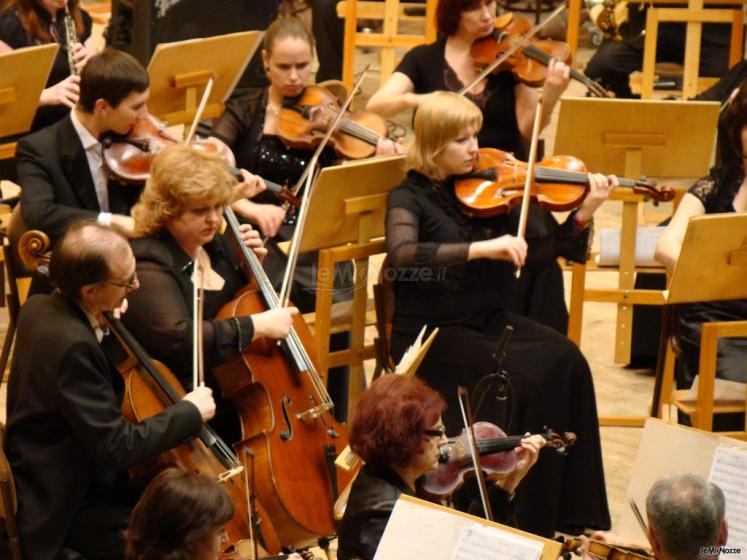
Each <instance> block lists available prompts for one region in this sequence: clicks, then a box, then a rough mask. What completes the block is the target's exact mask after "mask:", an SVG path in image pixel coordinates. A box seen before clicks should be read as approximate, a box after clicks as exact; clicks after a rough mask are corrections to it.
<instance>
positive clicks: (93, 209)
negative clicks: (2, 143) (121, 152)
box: [16, 115, 140, 242]
mask: <svg viewBox="0 0 747 560" xmlns="http://www.w3.org/2000/svg"><path fill="white" fill-rule="evenodd" d="M16 161H17V164H16V165H17V170H18V184H19V185H20V186H21V203H22V205H21V208H22V211H23V219H24V221H25V222H26V225H27V226H28V227H29V228H31V229H40V230H42V231H43V232H45V233H46V234H47V235H49V237H50V239H51V240H52V241H53V242H54V241H55V240H57V239H59V237H60V236H61V234H62V233H63V232H64V231H65V228H66V227H67V226H68V225H69V224H70V222H72V221H74V220H76V219H80V218H94V219H95V218H96V216H97V215H98V214H99V212H101V207H100V206H99V201H98V199H97V198H96V187H95V186H94V183H93V176H92V175H91V170H90V169H89V167H88V160H87V159H86V152H85V150H84V149H83V145H82V144H81V142H80V138H79V137H78V133H77V132H76V131H75V127H73V123H72V121H71V120H70V116H69V115H68V116H67V117H65V118H64V119H62V120H61V121H59V122H57V123H55V124H53V125H51V126H48V127H47V128H44V129H42V130H39V131H38V132H35V133H34V134H29V135H28V136H26V137H24V138H23V139H22V140H20V141H19V142H18V147H17V148H16ZM139 192H140V189H139V188H138V187H133V186H123V185H121V184H118V183H116V182H114V181H111V180H110V181H109V206H110V211H111V212H113V213H115V214H129V210H130V208H131V207H132V205H133V204H134V202H135V200H136V199H137V196H138V195H139Z"/></svg>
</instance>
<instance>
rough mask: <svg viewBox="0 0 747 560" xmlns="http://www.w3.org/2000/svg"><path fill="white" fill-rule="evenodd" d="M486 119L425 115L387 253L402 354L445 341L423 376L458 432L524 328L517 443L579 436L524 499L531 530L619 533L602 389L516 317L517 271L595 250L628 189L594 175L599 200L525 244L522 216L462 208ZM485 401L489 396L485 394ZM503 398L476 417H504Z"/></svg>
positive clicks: (459, 112) (427, 104)
mask: <svg viewBox="0 0 747 560" xmlns="http://www.w3.org/2000/svg"><path fill="white" fill-rule="evenodd" d="M481 124H482V114H481V113H480V110H479V109H478V108H477V107H476V106H475V105H474V104H473V103H471V102H470V101H469V100H466V99H464V98H463V97H460V96H458V95H457V94H455V93H448V92H436V93H433V94H431V95H430V96H429V97H428V98H427V99H425V100H424V101H423V102H422V103H421V105H420V108H419V109H418V112H417V113H416V115H415V141H414V144H413V145H412V146H411V148H410V150H409V151H408V154H407V165H406V166H407V168H408V169H409V172H408V175H407V178H406V179H405V181H404V182H403V183H402V184H401V185H399V186H398V187H396V188H395V189H394V190H392V191H391V193H390V195H389V200H388V209H387V219H386V222H387V223H386V237H387V253H388V257H389V260H390V262H391V265H392V267H393V268H394V270H395V282H394V284H395V295H396V298H395V299H396V302H395V308H394V320H393V332H392V353H393V355H394V357H395V359H396V358H398V357H399V356H401V355H402V353H403V352H404V350H405V348H406V347H407V345H409V344H410V343H411V341H412V340H413V339H414V338H415V336H416V335H417V333H418V331H419V330H420V329H421V327H422V326H423V325H424V324H427V325H428V326H429V327H430V328H433V327H439V328H440V332H439V334H438V336H437V337H436V339H435V341H434V344H433V346H432V347H431V349H430V351H429V353H428V354H427V356H426V357H425V360H424V362H423V364H422V365H421V366H420V369H419V371H418V375H420V376H421V377H422V378H423V379H424V380H425V381H426V382H427V383H428V384H429V385H430V386H431V387H433V388H434V389H437V390H438V391H439V393H441V395H442V396H443V397H444V399H445V400H446V402H447V404H448V405H449V407H448V410H447V411H446V413H445V415H444V423H445V425H446V427H447V429H448V430H449V431H450V432H452V431H454V430H455V429H456V427H457V423H458V422H457V417H456V415H455V411H457V410H458V407H457V406H455V404H454V402H455V401H454V400H455V398H456V389H457V386H458V385H465V386H466V387H467V388H469V389H473V388H475V386H476V385H477V383H478V380H479V379H480V378H482V377H483V376H484V375H486V374H488V373H491V372H492V371H494V370H495V364H494V362H493V360H492V359H491V356H492V355H493V353H494V352H495V351H496V349H497V347H498V342H499V339H500V337H501V334H502V333H503V330H504V327H505V326H506V325H511V326H513V328H514V334H513V338H512V339H511V342H510V344H509V346H508V349H507V356H506V359H505V361H504V367H505V369H506V370H508V371H509V372H510V374H511V377H512V385H513V397H514V398H513V399H512V405H510V406H509V409H511V408H512V409H513V410H512V413H511V414H509V415H507V418H510V419H512V424H513V425H512V426H511V428H510V430H507V431H514V432H519V433H521V432H526V431H529V432H533V433H536V432H538V431H541V429H542V427H543V426H544V425H547V426H552V427H553V429H556V430H558V431H561V432H565V431H571V432H575V433H577V434H578V445H577V446H576V447H575V448H574V449H573V450H572V452H571V453H570V454H569V456H568V457H566V458H561V457H546V458H544V459H543V460H542V461H540V463H539V464H538V466H537V468H536V469H534V470H533V472H532V473H531V475H530V476H529V478H528V480H527V481H526V484H525V485H523V486H522V490H521V491H520V492H519V496H518V500H519V501H518V510H517V513H518V522H519V527H520V528H522V529H525V530H528V531H531V532H534V533H537V534H542V535H551V534H552V533H553V532H554V531H555V530H556V529H559V528H560V529H566V530H570V529H574V528H575V529H578V528H579V527H595V528H604V527H609V525H610V518H609V512H608V509H607V498H606V494H605V488H604V473H603V470H602V458H601V449H600V445H599V430H598V424H597V413H596V404H595V398H594V387H593V383H592V378H591V372H590V371H589V365H588V364H587V362H586V360H585V359H584V357H583V355H582V354H581V352H580V351H579V349H578V348H577V347H576V346H575V345H574V344H573V343H571V342H570V341H569V340H568V339H567V338H565V337H564V336H562V335H559V334H558V333H556V332H555V331H553V330H551V329H548V328H546V327H543V326H541V325H539V324H537V323H535V322H533V321H531V320H528V319H526V318H523V317H521V316H519V315H517V314H515V313H512V312H510V311H508V310H507V309H506V308H507V302H508V301H509V298H510V295H511V289H512V286H513V283H514V274H513V268H514V265H515V266H524V265H528V264H529V263H531V261H533V260H536V261H540V262H542V261H550V260H553V259H555V258H557V255H558V253H559V252H561V251H563V252H569V253H574V252H576V253H579V252H581V253H582V252H584V251H585V250H586V244H587V237H588V235H589V233H590V232H589V229H588V228H582V227H580V225H579V224H580V223H583V222H586V221H588V220H589V219H590V218H591V216H592V215H593V213H594V211H595V210H596V208H597V207H598V206H599V205H600V204H601V203H602V202H603V201H604V200H605V199H606V198H607V196H608V195H609V192H610V191H611V190H612V189H613V188H614V187H615V185H616V184H617V180H616V178H614V177H609V178H608V177H604V176H602V175H591V174H590V175H589V184H590V192H589V194H588V196H587V197H586V198H585V200H584V201H583V203H582V204H581V206H580V207H579V208H578V209H577V210H576V211H575V212H574V213H573V214H571V215H570V216H569V217H568V219H567V220H566V221H565V222H564V223H563V224H562V225H560V226H559V227H558V228H557V230H556V231H555V233H554V234H553V235H552V236H550V237H545V238H542V239H537V240H532V241H530V245H529V247H528V248H527V242H525V241H524V239H522V238H518V237H515V236H514V235H513V234H512V232H515V231H516V226H515V224H514V223H513V219H512V217H511V216H510V215H508V216H507V215H505V214H504V215H502V216H499V217H496V218H484V219H481V218H474V217H469V216H467V215H466V214H465V213H464V212H463V211H462V210H461V208H460V206H459V203H458V202H457V199H456V196H455V194H454V187H453V185H454V179H455V177H457V176H460V175H464V174H466V173H468V172H470V171H471V170H472V168H473V166H474V165H475V163H476V158H477V156H478V147H477V134H478V132H479V130H480V126H481ZM482 390H484V388H483V389H481V391H482ZM495 416H496V412H495V405H494V401H493V395H490V394H489V395H487V396H486V397H485V399H484V401H483V405H482V407H481V408H480V409H479V410H478V411H476V412H475V418H476V419H477V420H488V421H492V422H494V423H498V424H499V425H500V424H501V421H500V420H499V419H496V418H495Z"/></svg>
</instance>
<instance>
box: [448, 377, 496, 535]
mask: <svg viewBox="0 0 747 560" xmlns="http://www.w3.org/2000/svg"><path fill="white" fill-rule="evenodd" d="M457 392H458V395H459V409H460V410H461V412H462V421H463V422H464V431H465V432H466V434H467V442H468V443H469V448H470V455H472V457H471V459H472V466H473V467H474V469H475V477H476V478H477V487H478V488H479V489H480V500H481V501H482V509H483V510H484V512H485V519H487V520H488V521H493V510H492V508H491V507H490V502H489V501H488V489H487V486H486V485H485V475H484V474H483V472H482V465H481V464H480V452H479V451H478V449H477V439H476V438H475V432H474V425H475V422H474V418H472V409H471V408H470V406H469V392H468V391H467V389H466V388H465V387H462V386H461V385H460V386H459V388H458V389H457Z"/></svg>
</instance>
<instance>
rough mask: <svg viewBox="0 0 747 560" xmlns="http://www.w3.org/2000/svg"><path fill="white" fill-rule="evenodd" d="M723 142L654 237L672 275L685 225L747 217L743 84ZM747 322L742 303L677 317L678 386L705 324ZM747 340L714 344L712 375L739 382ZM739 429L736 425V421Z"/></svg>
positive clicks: (692, 368)
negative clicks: (717, 157) (706, 218)
mask: <svg viewBox="0 0 747 560" xmlns="http://www.w3.org/2000/svg"><path fill="white" fill-rule="evenodd" d="M724 125H725V132H726V141H723V142H721V144H722V150H723V151H724V157H723V158H722V159H723V162H722V165H721V166H720V167H716V168H714V169H713V170H711V174H710V175H708V176H706V177H703V178H701V179H699V180H698V181H696V182H695V184H694V185H693V186H692V187H691V188H690V190H689V192H688V193H687V194H685V196H684V197H683V198H682V202H681V203H680V205H679V206H678V207H677V211H676V212H675V214H674V216H673V217H672V220H671V221H670V222H669V225H668V226H667V228H666V229H665V230H664V232H663V233H662V235H661V237H660V238H659V242H658V244H657V246H656V260H658V261H659V262H661V263H662V264H664V266H666V267H667V268H668V269H669V270H672V269H673V268H674V266H675V264H676V263H677V259H678V257H679V254H680V250H681V249H682V242H683V240H684V239H685V232H686V230H687V224H688V222H689V221H690V219H692V218H694V217H695V216H702V215H704V214H717V213H730V212H747V179H745V169H747V166H746V165H745V162H747V83H743V84H742V85H741V86H740V88H739V89H738V90H737V93H736V95H735V96H734V97H733V98H732V100H731V102H730V103H729V105H728V106H727V108H726V110H725V116H724ZM744 319H747V300H729V301H715V302H701V303H694V304H690V305H687V306H684V308H683V309H682V310H681V312H680V323H679V327H680V347H681V349H682V355H681V356H682V360H681V364H682V365H681V367H678V372H677V374H678V386H680V387H682V388H688V387H690V385H692V383H693V379H694V377H695V375H696V374H697V372H698V364H699V359H700V331H701V326H702V324H703V323H704V322H708V321H739V320H744ZM746 360H747V341H745V340H744V339H739V338H722V339H719V343H718V359H717V362H716V376H717V377H719V378H721V379H729V380H732V381H738V382H742V383H744V382H745V380H746V379H747V371H746V370H745V367H744V365H745V361H746ZM740 424H741V421H740Z"/></svg>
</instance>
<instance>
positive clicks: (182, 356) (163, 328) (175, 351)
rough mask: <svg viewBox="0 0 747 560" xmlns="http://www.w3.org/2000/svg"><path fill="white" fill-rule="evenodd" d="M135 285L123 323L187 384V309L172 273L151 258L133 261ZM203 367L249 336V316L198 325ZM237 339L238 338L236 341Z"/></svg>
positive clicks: (189, 369) (189, 342) (222, 358)
mask: <svg viewBox="0 0 747 560" xmlns="http://www.w3.org/2000/svg"><path fill="white" fill-rule="evenodd" d="M137 274H138V279H139V281H140V289H139V290H137V291H136V292H133V293H132V294H130V296H129V300H130V301H129V303H130V305H129V309H128V311H127V313H126V314H125V316H124V318H125V323H126V324H127V325H128V326H129V327H130V329H131V330H132V331H133V333H134V334H135V336H136V337H137V338H138V340H140V342H141V343H142V344H143V346H145V348H146V350H148V352H149V353H150V354H151V355H152V356H153V357H156V358H159V359H160V360H162V361H163V362H165V363H166V364H167V365H168V366H169V367H171V368H173V369H175V370H176V371H175V372H174V373H175V374H176V375H177V376H178V377H179V378H180V380H181V381H182V382H183V383H184V384H185V386H187V387H189V386H190V384H191V379H192V378H191V372H192V310H191V306H188V305H187V303H186V302H185V300H184V297H183V295H182V292H181V291H180V287H179V284H178V282H177V281H176V279H175V278H174V276H173V275H172V274H171V272H170V271H169V270H168V269H167V268H166V267H165V266H160V265H158V264H156V263H150V262H143V263H138V266H137ZM202 331H203V344H204V349H205V368H206V369H212V368H213V367H215V366H217V365H220V364H221V363H223V362H224V361H225V360H227V359H228V358H229V357H230V356H231V355H232V354H233V353H234V352H236V351H237V350H238V348H239V346H241V348H244V347H245V346H246V345H247V344H248V343H249V342H250V341H251V339H252V337H253V336H254V324H253V322H252V319H251V317H240V318H237V319H225V320H214V319H210V320H205V321H203V325H202ZM239 339H240V340H239Z"/></svg>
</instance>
